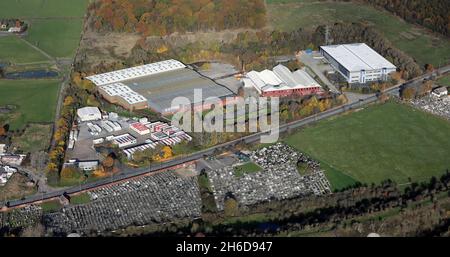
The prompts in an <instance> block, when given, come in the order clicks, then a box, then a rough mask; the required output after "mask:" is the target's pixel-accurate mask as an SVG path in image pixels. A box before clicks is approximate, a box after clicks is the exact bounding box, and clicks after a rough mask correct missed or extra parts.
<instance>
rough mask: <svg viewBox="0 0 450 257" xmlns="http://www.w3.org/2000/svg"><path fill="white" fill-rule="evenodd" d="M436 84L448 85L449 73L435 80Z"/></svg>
mask: <svg viewBox="0 0 450 257" xmlns="http://www.w3.org/2000/svg"><path fill="white" fill-rule="evenodd" d="M436 83H437V84H438V85H441V86H447V87H450V74H448V75H445V76H444V77H442V78H440V79H438V80H437V81H436Z"/></svg>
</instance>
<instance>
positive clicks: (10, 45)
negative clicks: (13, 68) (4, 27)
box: [0, 36, 48, 63]
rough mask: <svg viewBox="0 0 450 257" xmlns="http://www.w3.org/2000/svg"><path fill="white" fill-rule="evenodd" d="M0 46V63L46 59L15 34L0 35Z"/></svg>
mask: <svg viewBox="0 0 450 257" xmlns="http://www.w3.org/2000/svg"><path fill="white" fill-rule="evenodd" d="M0 48H1V51H0V63H1V62H12V63H26V62H42V61H47V60H48V59H47V57H45V56H44V55H42V54H41V53H40V52H38V51H36V50H34V49H33V48H31V47H30V46H29V45H27V44H26V43H25V42H23V41H22V40H20V39H19V38H17V37H15V36H7V37H0ZM12 53H13V54H12Z"/></svg>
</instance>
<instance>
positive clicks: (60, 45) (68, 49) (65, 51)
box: [26, 19, 82, 57]
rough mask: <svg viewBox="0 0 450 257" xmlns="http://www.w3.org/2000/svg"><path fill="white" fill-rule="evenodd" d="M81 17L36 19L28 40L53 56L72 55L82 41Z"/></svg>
mask: <svg viewBox="0 0 450 257" xmlns="http://www.w3.org/2000/svg"><path fill="white" fill-rule="evenodd" d="M81 30H82V20H81V19H68V20H52V19H50V20H39V21H34V22H33V24H32V27H31V28H30V31H29V34H28V36H27V37H26V40H27V41H28V42H30V43H32V44H33V45H36V46H38V47H39V48H41V49H42V50H44V51H45V52H46V53H48V54H49V55H51V56H53V57H72V56H74V55H75V50H76V49H77V47H78V43H79V41H80V35H81Z"/></svg>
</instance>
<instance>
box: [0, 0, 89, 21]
mask: <svg viewBox="0 0 450 257" xmlns="http://www.w3.org/2000/svg"><path fill="white" fill-rule="evenodd" d="M88 2H89V0H2V1H0V17H2V18H18V17H19V18H42V17H79V18H82V17H83V15H84V12H85V10H86V7H87V3H88Z"/></svg>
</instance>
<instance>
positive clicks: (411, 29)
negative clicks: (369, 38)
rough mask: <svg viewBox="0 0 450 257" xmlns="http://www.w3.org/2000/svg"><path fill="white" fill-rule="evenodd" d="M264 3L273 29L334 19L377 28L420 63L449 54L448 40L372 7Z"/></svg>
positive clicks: (304, 0) (284, 0) (283, 0)
mask: <svg viewBox="0 0 450 257" xmlns="http://www.w3.org/2000/svg"><path fill="white" fill-rule="evenodd" d="M267 3H268V5H267V6H268V13H269V21H270V24H271V25H272V26H273V27H274V28H278V29H282V30H285V31H290V30H293V29H297V28H314V27H315V26H317V25H319V24H327V23H328V24H331V23H335V22H365V23H367V24H369V25H372V26H374V27H375V28H377V29H378V31H380V32H381V33H383V34H384V35H385V36H386V38H387V39H389V41H391V42H392V43H393V45H394V46H396V47H397V48H399V49H401V50H403V51H404V52H405V53H407V54H408V55H410V56H412V57H414V58H415V59H416V60H417V62H418V63H419V64H421V65H424V64H426V63H432V64H433V65H435V66H438V65H439V64H442V63H443V62H444V61H448V58H449V57H450V43H449V41H448V40H447V39H445V38H442V37H437V36H435V35H431V34H429V33H427V32H426V31H425V30H424V29H421V28H418V27H417V26H414V25H412V24H409V23H406V22H404V21H403V20H401V19H399V18H397V17H395V16H393V15H391V14H390V13H388V12H386V11H381V10H377V9H375V8H373V7H371V6H367V5H364V4H360V3H349V2H347V3H345V2H334V1H333V2H319V1H315V0H267Z"/></svg>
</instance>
